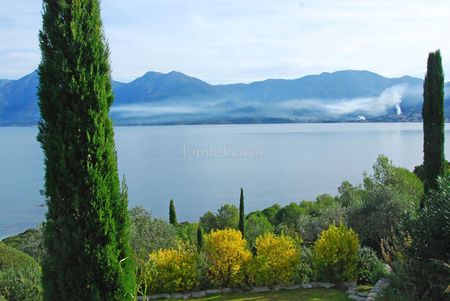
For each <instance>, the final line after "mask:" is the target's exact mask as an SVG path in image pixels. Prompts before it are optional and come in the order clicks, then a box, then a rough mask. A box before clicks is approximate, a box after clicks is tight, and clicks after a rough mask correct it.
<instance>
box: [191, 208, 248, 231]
mask: <svg viewBox="0 0 450 301" xmlns="http://www.w3.org/2000/svg"><path fill="white" fill-rule="evenodd" d="M238 224H239V210H238V208H237V207H236V206H234V205H231V204H225V205H223V206H222V207H220V208H219V210H217V213H216V214H214V213H212V212H211V211H208V212H206V213H205V214H204V215H203V216H202V217H200V225H201V226H202V227H203V229H204V230H205V231H206V233H209V232H211V231H212V230H223V229H227V228H233V229H237V228H238Z"/></svg>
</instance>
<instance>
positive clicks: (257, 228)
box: [245, 212, 275, 247]
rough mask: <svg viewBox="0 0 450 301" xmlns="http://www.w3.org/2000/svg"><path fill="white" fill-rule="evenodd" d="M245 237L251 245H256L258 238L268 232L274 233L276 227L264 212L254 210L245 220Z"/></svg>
mask: <svg viewBox="0 0 450 301" xmlns="http://www.w3.org/2000/svg"><path fill="white" fill-rule="evenodd" d="M245 224H246V229H247V231H245V238H246V239H247V241H248V242H249V244H250V246H251V247H254V246H255V242H256V238H257V237H258V236H261V235H263V234H266V233H272V232H273V231H274V230H275V228H274V226H272V224H271V223H270V222H269V220H268V219H267V217H266V216H265V215H264V214H263V213H262V212H253V213H252V214H250V215H249V216H247V219H246V220H245Z"/></svg>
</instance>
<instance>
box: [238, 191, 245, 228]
mask: <svg viewBox="0 0 450 301" xmlns="http://www.w3.org/2000/svg"><path fill="white" fill-rule="evenodd" d="M239 231H241V233H242V237H245V210H244V190H243V189H242V188H241V196H240V198H239Z"/></svg>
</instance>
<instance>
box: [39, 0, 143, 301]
mask: <svg viewBox="0 0 450 301" xmlns="http://www.w3.org/2000/svg"><path fill="white" fill-rule="evenodd" d="M39 38H40V47H41V52H42V61H41V64H40V66H39V76H40V82H39V92H38V94H39V106H40V110H41V121H40V123H39V135H38V140H39V141H40V143H41V145H42V149H43V152H44V157H45V159H44V160H45V196H46V202H47V205H48V212H47V221H46V223H45V228H44V238H45V242H44V243H45V247H46V250H47V255H48V256H46V258H45V260H44V262H43V269H42V272H43V286H44V299H45V300H48V301H55V300H65V301H70V300H77V301H80V300H90V301H97V300H98V301H99V300H102V301H104V300H117V301H119V300H120V301H122V300H134V297H133V294H134V291H135V276H134V268H133V263H132V261H131V259H130V246H129V220H128V211H127V209H128V208H127V197H126V191H124V192H123V193H122V192H121V189H120V181H119V177H118V171H117V158H116V150H115V144H114V132H113V125H112V121H111V119H110V118H109V115H108V112H109V108H110V106H111V104H112V102H113V93H112V87H111V76H110V64H109V49H108V46H107V44H106V41H105V38H104V34H103V25H102V21H101V15H100V3H99V0H44V1H43V26H42V30H41V32H40V35H39Z"/></svg>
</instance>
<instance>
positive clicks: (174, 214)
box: [169, 200, 178, 226]
mask: <svg viewBox="0 0 450 301" xmlns="http://www.w3.org/2000/svg"><path fill="white" fill-rule="evenodd" d="M169 223H170V224H171V225H174V226H176V225H178V220H177V212H176V210H175V204H174V202H173V200H170V204H169Z"/></svg>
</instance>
